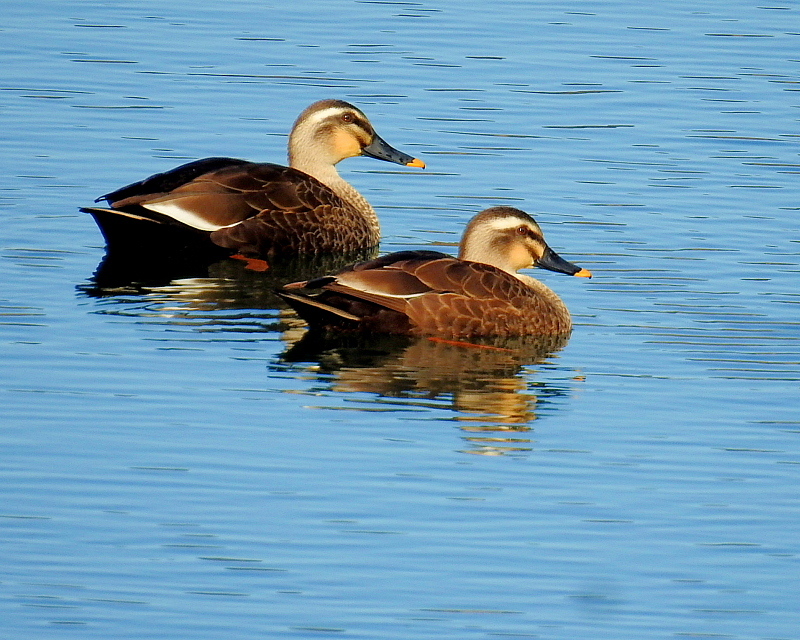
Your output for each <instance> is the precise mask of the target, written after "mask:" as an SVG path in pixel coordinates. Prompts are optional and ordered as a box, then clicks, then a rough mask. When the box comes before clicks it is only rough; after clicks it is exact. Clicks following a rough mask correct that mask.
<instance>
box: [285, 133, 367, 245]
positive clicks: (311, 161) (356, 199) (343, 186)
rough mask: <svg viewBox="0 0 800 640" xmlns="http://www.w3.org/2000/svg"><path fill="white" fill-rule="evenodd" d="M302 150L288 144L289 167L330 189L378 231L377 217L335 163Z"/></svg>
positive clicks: (292, 144)
mask: <svg viewBox="0 0 800 640" xmlns="http://www.w3.org/2000/svg"><path fill="white" fill-rule="evenodd" d="M292 142H294V141H292ZM303 148H304V147H303V146H302V145H301V144H294V143H290V146H289V166H290V167H292V168H293V169H297V170H298V171H302V172H303V173H307V174H308V175H310V176H312V177H314V178H316V179H317V180H319V181H320V182H321V183H322V184H324V185H325V186H327V187H329V188H330V189H332V190H333V192H334V193H335V194H336V195H337V196H339V197H340V198H342V200H344V201H345V202H346V203H347V204H349V205H350V206H351V207H353V208H355V209H356V210H357V211H358V212H359V213H360V214H362V215H363V216H364V217H366V218H367V219H368V220H369V222H370V224H371V226H372V227H374V229H375V230H376V231H378V230H379V229H380V225H379V223H378V216H377V214H376V213H375V210H374V209H373V208H372V205H371V204H370V203H369V202H368V201H367V199H366V198H365V197H364V196H362V195H361V194H360V193H359V192H358V190H357V189H356V188H355V187H354V186H353V185H351V184H350V183H349V182H347V180H345V179H344V178H342V176H340V175H339V172H338V171H337V170H336V165H335V163H334V162H331V161H326V160H325V159H322V158H320V157H319V156H317V155H315V154H313V153H307V152H302V151H300V150H299V149H303Z"/></svg>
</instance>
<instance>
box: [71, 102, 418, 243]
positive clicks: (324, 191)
mask: <svg viewBox="0 0 800 640" xmlns="http://www.w3.org/2000/svg"><path fill="white" fill-rule="evenodd" d="M357 155H368V156H371V157H374V158H378V159H381V160H387V161H389V162H395V163H397V164H403V165H408V166H416V167H424V166H425V165H424V163H422V162H421V161H420V160H417V159H415V158H412V157H411V156H409V155H406V154H404V153H402V152H401V151H398V150H397V149H394V148H392V147H391V146H389V145H388V144H387V143H386V142H385V141H384V140H383V139H382V138H380V136H378V135H377V134H376V133H375V130H374V129H373V127H372V125H371V124H370V122H369V120H367V117H366V116H365V115H364V114H363V113H362V112H361V111H360V110H359V109H357V108H356V107H354V106H353V105H351V104H348V103H346V102H343V101H340V100H322V101H320V102H316V103H314V104H312V105H311V106H310V107H308V108H307V109H306V110H305V111H304V112H303V113H302V114H301V115H300V117H299V118H298V119H297V121H296V122H295V124H294V126H293V128H292V133H291V135H290V138H289V160H290V165H291V166H290V167H285V166H282V165H277V164H266V163H254V162H247V161H244V160H237V159H235V158H206V159H204V160H197V161H195V162H190V163H187V164H185V165H182V166H180V167H177V168H175V169H172V170H171V171H167V172H165V173H160V174H156V175H154V176H150V177H149V178H146V179H145V180H142V181H140V182H136V183H134V184H131V185H128V186H126V187H122V188H121V189H118V190H117V191H114V192H112V193H109V194H106V195H104V196H101V197H100V198H98V201H100V200H106V201H107V202H108V203H109V205H110V207H109V208H101V207H88V208H85V209H82V210H83V211H86V212H88V213H91V214H92V215H94V216H95V220H97V223H98V225H99V226H100V228H101V230H103V233H104V235H105V236H106V240H107V241H109V242H110V243H111V242H112V241H113V242H118V241H119V238H111V237H109V236H110V235H111V232H112V231H111V230H115V231H116V230H119V233H120V234H123V235H124V233H125V231H124V229H125V228H126V227H130V226H131V224H134V223H138V224H136V225H135V226H138V227H141V226H142V225H148V226H146V227H145V228H146V229H147V230H148V231H146V232H145V233H148V232H151V233H152V234H154V235H155V234H159V232H160V231H161V230H162V229H163V228H164V227H166V226H168V227H172V228H173V229H172V230H171V231H172V232H173V233H174V228H175V227H177V228H180V229H182V230H184V231H185V232H186V233H187V234H189V235H191V236H194V237H197V236H203V237H206V238H207V239H208V240H209V241H210V243H213V245H215V246H216V247H222V248H224V249H228V250H230V252H231V253H241V254H245V255H249V256H255V257H274V256H281V255H294V254H321V253H345V252H353V251H359V250H363V249H366V248H369V247H374V246H376V245H377V244H378V242H379V240H380V225H379V223H378V218H377V215H376V214H375V211H374V210H373V209H372V207H371V206H370V204H369V203H368V202H367V201H366V199H365V198H364V197H363V196H362V195H361V194H360V193H358V191H356V189H355V188H354V187H353V186H352V185H350V184H349V183H347V182H346V181H345V180H344V179H343V178H342V177H341V176H340V175H339V173H338V172H337V171H336V168H335V165H336V163H337V162H339V161H340V160H343V159H344V158H349V157H353V156H357ZM126 223H129V224H126ZM137 235H138V236H141V232H138V233H137ZM122 241H124V238H122Z"/></svg>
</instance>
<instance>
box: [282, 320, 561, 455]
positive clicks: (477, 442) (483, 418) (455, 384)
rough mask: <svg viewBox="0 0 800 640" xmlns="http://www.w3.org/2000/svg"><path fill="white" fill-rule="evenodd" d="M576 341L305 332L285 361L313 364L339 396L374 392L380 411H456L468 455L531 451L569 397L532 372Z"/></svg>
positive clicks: (287, 354)
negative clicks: (551, 412)
mask: <svg viewBox="0 0 800 640" xmlns="http://www.w3.org/2000/svg"><path fill="white" fill-rule="evenodd" d="M568 340H569V336H557V337H553V336H546V337H538V338H526V339H524V340H520V339H516V340H502V341H500V340H493V341H491V342H485V343H481V344H467V343H456V342H450V341H443V340H438V339H435V338H433V339H432V338H409V337H394V336H381V337H376V336H371V337H363V336H362V337H353V336H347V337H330V336H322V335H318V334H315V333H313V332H306V333H305V334H304V335H303V336H302V337H301V338H300V339H299V340H298V341H297V342H295V343H294V344H292V345H291V346H290V347H289V348H288V349H287V351H286V352H285V353H284V354H283V355H282V356H281V360H282V361H283V362H287V363H298V362H304V363H313V364H314V366H315V371H316V372H317V375H319V376H320V377H321V378H324V379H325V380H326V381H327V382H328V384H329V385H330V388H331V389H332V390H333V391H335V392H337V393H368V394H374V395H376V396H378V397H379V400H376V404H380V405H381V406H384V407H385V406H386V405H387V404H391V403H392V402H393V401H395V402H399V403H400V404H402V405H403V406H417V407H424V408H429V409H430V408H432V409H440V410H447V411H449V412H455V414H456V415H455V417H454V418H453V419H454V420H455V421H457V422H458V423H459V427H460V428H461V429H462V430H463V431H465V432H466V433H467V435H465V440H466V441H467V442H469V443H470V444H471V445H472V448H470V449H468V450H467V451H466V452H467V453H473V454H483V455H504V454H513V453H519V452H524V451H528V450H530V448H531V446H530V445H531V439H530V438H529V437H528V432H530V431H531V430H532V426H531V422H532V421H533V420H535V419H536V418H537V414H538V413H539V412H540V411H541V409H542V408H543V407H544V406H545V405H547V404H548V401H550V400H552V399H553V398H556V397H559V396H563V395H565V394H566V393H568V391H566V390H565V389H564V388H561V387H560V386H559V385H555V384H552V383H540V384H536V385H534V384H532V383H531V382H530V380H529V379H528V376H527V375H525V373H526V372H525V369H526V368H527V367H531V366H538V365H541V364H543V363H545V362H546V361H547V360H548V359H549V358H551V357H552V356H553V355H554V354H555V353H556V352H557V351H559V350H561V349H562V348H563V347H564V346H566V344H567V342H568Z"/></svg>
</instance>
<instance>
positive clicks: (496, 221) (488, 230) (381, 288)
mask: <svg viewBox="0 0 800 640" xmlns="http://www.w3.org/2000/svg"><path fill="white" fill-rule="evenodd" d="M530 266H539V267H542V268H545V269H549V270H551V271H557V272H561V273H566V274H568V275H578V276H583V277H591V273H589V272H588V271H587V270H586V269H581V268H580V267H577V266H575V265H574V264H571V263H569V262H567V261H566V260H563V259H562V258H561V257H559V256H558V255H557V254H556V253H555V252H554V251H553V250H552V249H550V247H548V246H547V244H546V242H545V241H544V238H543V236H542V233H541V229H540V228H539V226H538V225H537V224H536V222H535V221H534V220H533V218H531V217H530V216H529V215H528V214H526V213H525V212H523V211H520V210H519V209H513V208H511V207H493V208H491V209H487V210H486V211H483V212H481V213H480V214H478V215H477V216H476V217H475V218H474V219H473V220H472V221H471V222H470V224H469V225H468V227H467V229H466V231H465V233H464V237H463V239H462V242H461V249H460V252H459V257H458V258H453V257H451V256H448V255H446V254H443V253H439V252H437V251H401V252H397V253H393V254H389V255H387V256H383V257H381V258H377V259H375V260H370V261H367V262H362V263H359V264H356V265H353V266H351V267H349V268H347V269H345V270H343V271H341V272H340V273H338V274H336V275H333V276H325V277H323V278H318V279H316V280H311V281H307V282H297V283H293V284H290V285H287V286H286V287H284V289H283V290H282V291H281V292H280V295H281V296H282V297H283V298H284V299H285V300H287V302H288V303H289V304H290V305H292V307H294V308H295V309H296V310H297V312H298V314H299V315H300V316H301V317H302V318H303V319H305V320H306V321H307V322H308V323H309V324H310V325H311V326H312V328H318V329H326V330H331V329H333V330H340V331H341V330H344V331H365V332H372V333H399V334H411V335H428V336H440V337H446V338H455V339H460V338H474V337H482V336H526V335H558V334H566V333H569V332H570V331H571V329H572V321H571V319H570V315H569V311H568V310H567V308H566V306H565V305H564V303H563V302H562V301H561V299H560V298H559V297H558V296H557V295H556V294H555V293H554V292H553V291H552V290H551V289H549V288H548V287H547V286H545V285H544V284H542V283H541V282H539V281H538V280H535V279H533V278H531V277H529V276H525V275H521V274H517V273H516V272H517V270H518V269H521V268H525V267H530ZM298 289H309V290H320V291H319V293H316V294H313V293H312V294H309V293H303V292H298V291H297V290H298Z"/></svg>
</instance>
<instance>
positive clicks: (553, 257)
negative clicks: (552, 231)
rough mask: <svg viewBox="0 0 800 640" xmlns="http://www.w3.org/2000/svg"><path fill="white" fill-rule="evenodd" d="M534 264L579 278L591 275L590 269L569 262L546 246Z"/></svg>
mask: <svg viewBox="0 0 800 640" xmlns="http://www.w3.org/2000/svg"><path fill="white" fill-rule="evenodd" d="M534 264H535V265H536V266H537V267H541V268H542V269H547V270H548V271H555V272H556V273H566V274H567V275H568V276H578V277H579V278H591V277H592V272H591V271H589V270H588V269H583V268H581V267H579V266H578V265H576V264H572V263H571V262H567V261H566V260H564V258H562V257H561V256H560V255H558V254H557V253H556V252H555V251H553V250H552V249H551V248H550V247H547V251H545V252H544V255H543V256H542V257H541V258H539V259H538V260H536V261H535V262H534Z"/></svg>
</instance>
